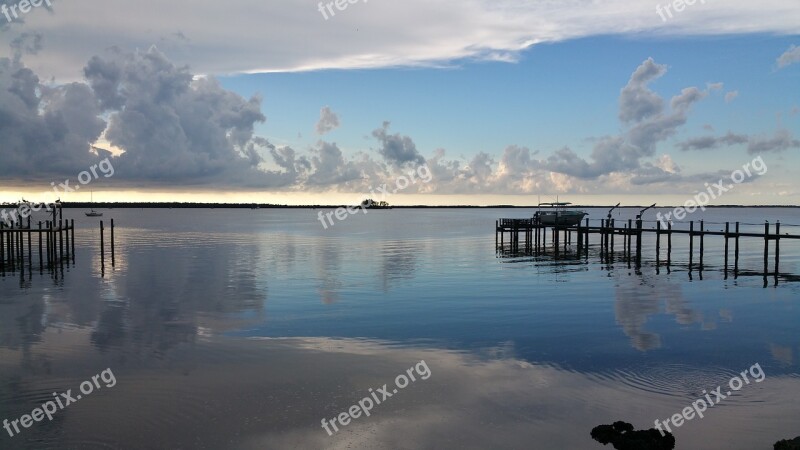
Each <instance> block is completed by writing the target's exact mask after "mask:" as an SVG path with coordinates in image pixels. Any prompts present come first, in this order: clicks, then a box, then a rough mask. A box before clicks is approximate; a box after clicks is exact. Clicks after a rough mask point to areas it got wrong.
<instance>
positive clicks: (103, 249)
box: [100, 220, 106, 267]
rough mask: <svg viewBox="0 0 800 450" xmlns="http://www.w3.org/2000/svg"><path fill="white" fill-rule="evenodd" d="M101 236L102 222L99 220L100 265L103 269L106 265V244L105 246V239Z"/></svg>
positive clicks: (102, 230) (102, 231)
mask: <svg viewBox="0 0 800 450" xmlns="http://www.w3.org/2000/svg"><path fill="white" fill-rule="evenodd" d="M103 234H104V227H103V221H102V220H101V221H100V265H101V266H102V267H105V265H106V244H105V238H104V236H103Z"/></svg>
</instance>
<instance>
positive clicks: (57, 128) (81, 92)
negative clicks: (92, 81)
mask: <svg viewBox="0 0 800 450" xmlns="http://www.w3.org/2000/svg"><path fill="white" fill-rule="evenodd" d="M13 48H14V56H13V58H0V143H2V144H0V145H2V151H1V152H0V176H3V177H14V178H30V177H35V176H39V175H43V174H56V173H63V172H71V173H74V172H75V171H76V170H84V169H86V167H88V166H89V165H90V164H92V162H93V161H95V160H97V155H94V154H92V153H91V152H90V151H89V146H88V143H89V142H94V141H95V140H97V138H98V137H99V136H100V134H101V133H102V132H103V129H104V128H105V123H104V122H103V120H101V119H100V118H98V115H99V114H100V110H99V108H98V105H97V102H96V100H95V97H94V94H93V92H92V91H91V89H90V88H89V87H88V86H86V85H85V84H81V83H70V84H66V85H61V86H58V87H50V86H47V85H44V84H41V83H40V80H39V77H38V76H37V75H36V74H35V73H34V72H33V71H32V70H30V69H29V68H27V67H25V66H24V64H23V63H22V55H23V54H25V53H31V52H35V51H37V50H38V49H39V48H40V41H39V38H38V36H35V35H24V36H21V38H20V39H17V40H15V41H14V45H13Z"/></svg>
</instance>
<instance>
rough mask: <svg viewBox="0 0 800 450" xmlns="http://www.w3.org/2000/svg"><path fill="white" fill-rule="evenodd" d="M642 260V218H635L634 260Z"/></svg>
mask: <svg viewBox="0 0 800 450" xmlns="http://www.w3.org/2000/svg"><path fill="white" fill-rule="evenodd" d="M641 260H642V219H641V217H640V218H638V219H636V262H637V263H638V262H639V261H641Z"/></svg>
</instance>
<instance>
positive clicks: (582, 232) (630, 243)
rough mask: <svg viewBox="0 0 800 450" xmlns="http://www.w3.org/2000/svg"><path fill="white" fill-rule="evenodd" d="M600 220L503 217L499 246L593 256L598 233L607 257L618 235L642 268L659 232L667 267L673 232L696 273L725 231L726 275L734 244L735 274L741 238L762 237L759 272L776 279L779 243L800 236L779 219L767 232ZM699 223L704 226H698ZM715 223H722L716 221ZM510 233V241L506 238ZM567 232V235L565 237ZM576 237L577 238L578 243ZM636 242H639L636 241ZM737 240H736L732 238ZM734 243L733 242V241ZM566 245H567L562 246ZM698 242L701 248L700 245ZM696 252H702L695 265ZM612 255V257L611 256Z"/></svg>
mask: <svg viewBox="0 0 800 450" xmlns="http://www.w3.org/2000/svg"><path fill="white" fill-rule="evenodd" d="M599 222H600V223H599V225H591V224H590V221H589V219H585V222H583V221H582V222H581V223H580V224H578V225H573V226H550V225H543V224H541V223H540V222H539V221H538V220H537V219H535V218H532V219H499V220H497V221H496V222H495V245H496V246H497V247H498V248H499V249H507V250H509V251H511V252H517V253H519V252H524V253H528V254H534V255H539V254H546V253H547V252H548V250H549V251H550V252H552V253H554V254H556V255H558V254H559V253H561V252H562V251H563V252H567V251H568V250H569V249H570V248H571V247H573V245H574V246H576V247H577V252H578V253H579V254H580V253H581V252H585V253H586V254H587V255H588V249H589V244H590V242H589V236H590V235H593V234H594V235H598V237H599V250H600V255H601V257H608V256H609V255H613V253H614V252H615V249H616V246H615V239H621V240H622V249H623V254H624V256H625V257H626V258H628V260H629V261H631V260H633V261H635V262H636V264H637V267H639V266H640V265H641V260H642V238H643V236H644V235H648V234H650V235H655V253H656V254H655V261H656V265H657V266H658V265H661V264H664V265H666V266H667V267H670V266H671V265H672V253H673V246H672V237H673V235H676V234H678V235H688V237H689V249H688V250H689V262H688V269H689V272H690V273H691V272H692V270H693V269H695V268H697V270H698V271H700V272H701V273H702V271H703V267H704V263H705V261H704V256H705V244H706V243H705V238H706V237H708V236H720V237H722V238H723V239H724V259H725V261H724V271H725V275H726V276H727V272H728V268H729V267H730V253H731V247H733V273H734V276H738V275H739V272H740V268H739V250H740V240H742V239H757V240H760V241H763V243H764V265H763V270H762V271H761V272H759V273H760V274H762V275H763V276H764V278H765V280H766V277H768V276H769V275H773V276H774V277H775V278H776V280H777V278H778V276H779V274H780V255H781V247H780V242H781V240H784V239H800V235H796V234H788V233H785V234H781V224H780V222H776V223H775V224H770V223H769V222H765V223H764V225H763V226H764V231H763V232H742V231H740V228H741V225H742V224H741V223H740V222H733V223H731V222H725V223H724V225H725V229H724V230H723V231H710V230H707V229H706V223H705V222H704V221H702V220H701V221H698V222H695V221H690V222H688V229H684V228H673V226H672V223H668V224H667V227H666V228H664V227H663V226H662V224H661V222H655V226H654V227H652V228H645V227H644V225H643V221H642V220H641V219H636V220H632V219H629V220H628V221H627V222H622V223H621V225H618V224H617V223H616V221H615V220H614V219H602V220H600V221H599ZM695 225H699V226H697V227H696V226H695ZM715 225H720V224H717V223H715ZM548 234H549V235H550V243H549V244H550V245H549V247H548V242H547V235H548ZM506 235H508V241H507V242H506ZM562 235H563V237H562ZM573 236H574V238H575V241H574V244H573ZM664 240H665V241H666V259H665V260H662V244H663V242H662V241H664ZM634 241H635V244H634ZM731 241H732V242H731ZM770 242H774V265H773V267H772V270H771V271H770V267H769V261H770ZM731 244H732V245H731ZM562 247H563V250H562ZM696 247H697V249H696ZM695 256H697V257H698V260H697V264H696V265H695ZM612 257H613V256H612Z"/></svg>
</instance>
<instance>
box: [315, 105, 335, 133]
mask: <svg viewBox="0 0 800 450" xmlns="http://www.w3.org/2000/svg"><path fill="white" fill-rule="evenodd" d="M316 128H317V134H318V135H320V136H322V135H323V134H326V133H328V132H331V131H333V130H335V129H337V128H339V116H338V115H337V114H336V113H335V112H333V111H332V110H331V109H330V108H329V107H327V106H325V107H323V108H322V109H320V111H319V121H318V122H317V127H316Z"/></svg>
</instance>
